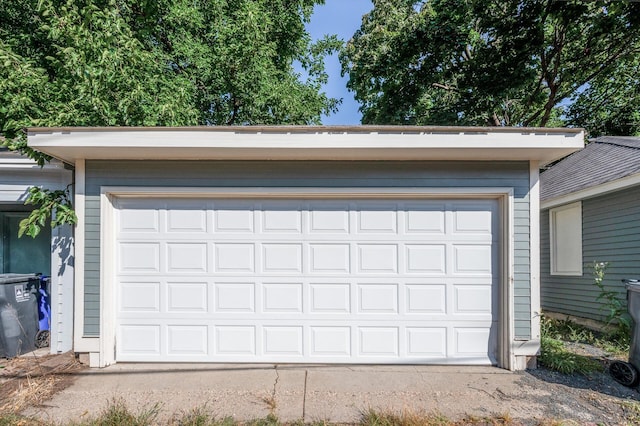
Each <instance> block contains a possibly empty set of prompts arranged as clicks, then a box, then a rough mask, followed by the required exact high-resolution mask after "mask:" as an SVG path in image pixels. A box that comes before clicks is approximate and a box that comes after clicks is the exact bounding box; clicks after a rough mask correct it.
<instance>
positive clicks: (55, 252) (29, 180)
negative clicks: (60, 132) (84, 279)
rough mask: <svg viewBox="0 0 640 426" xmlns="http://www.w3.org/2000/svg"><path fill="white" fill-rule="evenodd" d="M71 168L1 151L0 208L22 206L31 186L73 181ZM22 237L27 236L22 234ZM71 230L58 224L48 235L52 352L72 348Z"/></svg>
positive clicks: (54, 185) (52, 186)
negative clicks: (39, 162)
mask: <svg viewBox="0 0 640 426" xmlns="http://www.w3.org/2000/svg"><path fill="white" fill-rule="evenodd" d="M72 173H73V172H72V171H71V170H67V169H65V167H64V166H63V164H62V163H60V162H59V161H55V160H54V161H52V162H51V163H48V164H47V165H45V166H44V167H43V168H41V167H40V166H38V165H37V164H36V163H35V162H33V161H31V160H29V159H28V158H26V157H22V156H20V155H18V154H16V153H13V152H7V151H1V152H0V209H1V208H2V205H13V206H15V205H16V204H18V205H22V204H24V201H25V200H26V197H27V195H28V190H29V188H30V187H32V186H41V187H44V188H48V189H52V190H58V189H65V188H66V187H67V186H68V185H70V184H71V183H72ZM23 238H29V237H27V236H24V237H23ZM73 266H74V254H73V230H72V229H71V227H60V228H57V229H54V230H52V235H51V288H50V290H51V314H52V316H51V332H50V336H51V353H62V352H67V351H70V350H71V349H72V347H73V282H74V273H73Z"/></svg>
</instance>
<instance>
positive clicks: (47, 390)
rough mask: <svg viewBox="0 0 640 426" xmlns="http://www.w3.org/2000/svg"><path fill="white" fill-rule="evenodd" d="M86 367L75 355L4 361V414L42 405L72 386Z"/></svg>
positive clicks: (0, 377)
mask: <svg viewBox="0 0 640 426" xmlns="http://www.w3.org/2000/svg"><path fill="white" fill-rule="evenodd" d="M46 350H48V348H47V349H46ZM86 368H87V367H86V366H85V365H82V364H80V363H79V362H78V361H77V360H76V357H75V356H74V354H73V353H71V352H67V353H65V354H60V355H41V354H38V353H34V354H32V355H25V356H22V357H17V358H12V359H4V358H0V415H2V414H4V413H19V412H21V411H22V410H23V409H25V408H27V407H30V406H37V405H39V404H42V403H43V402H45V401H47V400H48V399H49V398H51V397H52V396H53V395H55V394H56V393H57V392H60V391H61V390H63V389H66V388H67V387H69V386H70V385H71V384H72V383H73V381H74V373H77V372H79V371H82V370H84V369H86Z"/></svg>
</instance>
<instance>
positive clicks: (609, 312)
mask: <svg viewBox="0 0 640 426" xmlns="http://www.w3.org/2000/svg"><path fill="white" fill-rule="evenodd" d="M608 267H609V262H596V261H594V262H593V263H592V264H591V268H592V269H593V284H594V285H595V286H596V287H598V289H599V290H600V294H599V295H598V297H596V300H597V301H599V302H601V303H602V305H601V306H600V310H604V311H606V316H605V320H606V324H607V325H608V326H615V327H616V330H615V332H614V333H613V334H614V337H615V336H619V337H622V336H629V335H630V331H631V317H630V316H629V313H628V312H627V306H626V303H625V302H624V301H623V300H621V299H620V294H619V292H617V291H612V290H609V289H608V288H607V287H605V285H604V276H605V272H606V271H607V268H608Z"/></svg>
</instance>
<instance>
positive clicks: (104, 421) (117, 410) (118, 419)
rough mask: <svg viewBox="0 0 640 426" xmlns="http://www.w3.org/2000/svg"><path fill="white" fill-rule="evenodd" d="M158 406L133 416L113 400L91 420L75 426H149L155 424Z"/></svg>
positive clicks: (125, 406)
mask: <svg viewBox="0 0 640 426" xmlns="http://www.w3.org/2000/svg"><path fill="white" fill-rule="evenodd" d="M159 412H160V404H157V403H156V404H154V405H153V406H151V408H147V409H145V410H144V411H142V412H141V413H138V414H134V413H133V412H131V410H129V408H128V407H127V405H126V404H125V402H124V401H123V400H121V399H114V400H112V401H111V403H110V404H109V405H108V406H107V407H106V408H105V409H104V410H103V411H102V412H101V413H100V414H99V415H98V417H95V418H93V419H89V420H86V421H83V422H81V423H79V424H77V426H120V425H127V426H151V425H154V424H157V422H156V418H157V417H158V413H159Z"/></svg>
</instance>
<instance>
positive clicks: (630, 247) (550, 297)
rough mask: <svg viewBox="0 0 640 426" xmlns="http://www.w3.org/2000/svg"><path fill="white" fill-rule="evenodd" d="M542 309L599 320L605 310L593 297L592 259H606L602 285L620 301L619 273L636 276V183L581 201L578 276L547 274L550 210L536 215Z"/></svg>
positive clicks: (639, 201) (639, 209) (639, 199)
mask: <svg viewBox="0 0 640 426" xmlns="http://www.w3.org/2000/svg"><path fill="white" fill-rule="evenodd" d="M540 232H541V236H540V242H541V247H540V250H541V259H540V260H541V262H540V268H541V271H540V278H541V287H542V288H541V298H542V308H543V309H545V310H548V311H552V312H559V313H565V314H569V315H575V316H579V317H583V318H590V319H594V320H598V321H602V320H603V319H604V317H605V316H606V312H605V311H604V310H602V309H600V306H601V305H600V303H599V302H598V301H596V298H597V297H598V294H599V291H598V288H597V287H596V286H595V285H594V284H593V276H592V273H593V270H592V268H590V267H589V265H590V264H591V263H592V262H594V261H597V262H609V268H608V269H607V272H606V274H605V285H606V286H607V288H609V289H611V290H616V291H619V292H620V297H621V298H622V299H623V300H624V298H625V297H626V296H625V289H624V285H623V284H622V283H621V280H622V279H623V278H640V187H636V188H632V189H627V190H623V191H618V192H614V193H611V194H606V195H603V196H599V197H595V198H591V199H588V200H584V201H583V202H582V257H583V260H584V267H583V275H582V276H581V277H562V276H551V275H550V273H549V272H550V264H549V262H550V260H549V256H550V253H549V250H550V248H549V210H543V211H542V212H541V217H540Z"/></svg>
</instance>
